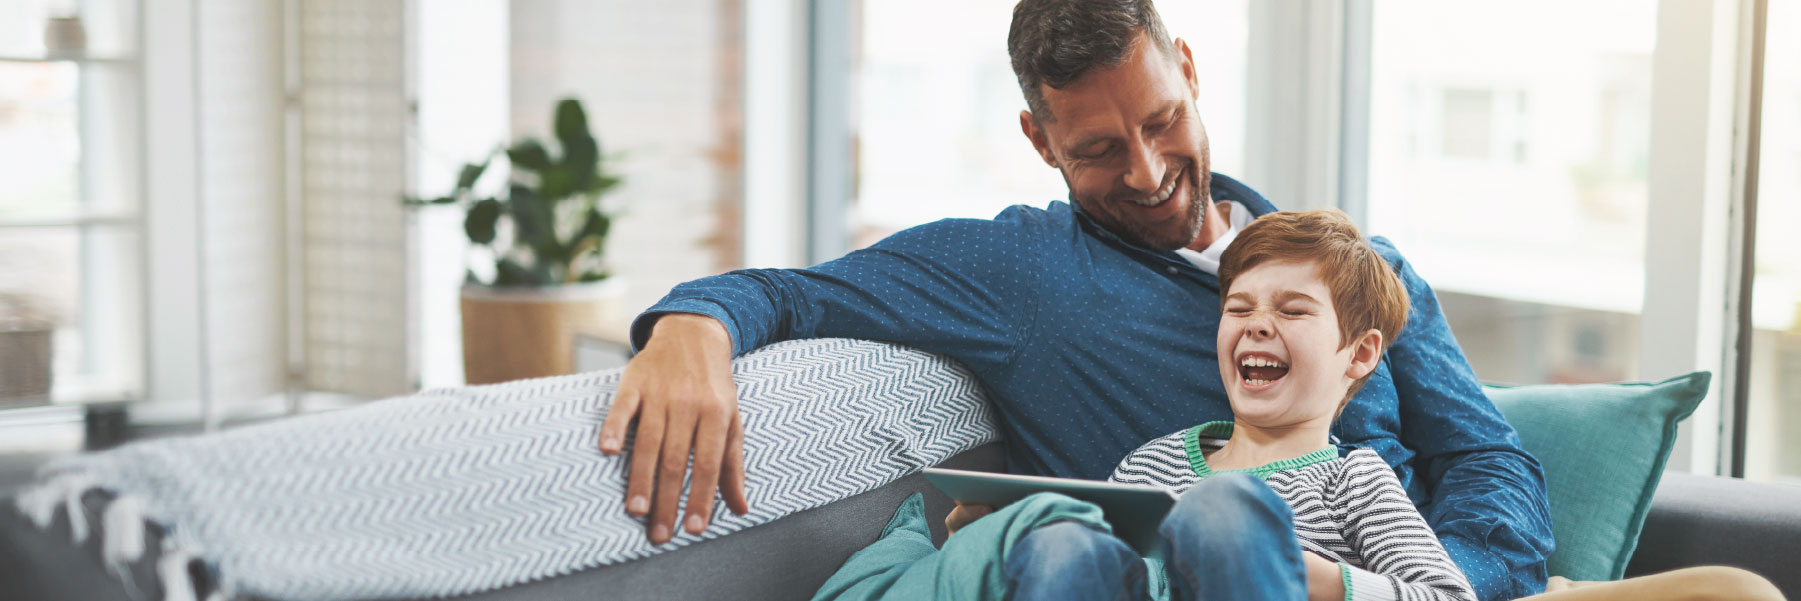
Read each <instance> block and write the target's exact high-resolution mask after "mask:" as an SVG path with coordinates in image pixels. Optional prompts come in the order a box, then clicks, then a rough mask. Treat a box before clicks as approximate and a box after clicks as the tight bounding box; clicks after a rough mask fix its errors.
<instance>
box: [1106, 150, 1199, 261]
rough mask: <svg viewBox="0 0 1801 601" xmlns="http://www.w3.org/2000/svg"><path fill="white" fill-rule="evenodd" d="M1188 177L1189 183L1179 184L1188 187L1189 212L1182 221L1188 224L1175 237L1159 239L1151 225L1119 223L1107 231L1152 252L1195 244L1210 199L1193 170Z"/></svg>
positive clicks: (1185, 213)
mask: <svg viewBox="0 0 1801 601" xmlns="http://www.w3.org/2000/svg"><path fill="white" fill-rule="evenodd" d="M1186 175H1187V177H1185V178H1183V179H1186V180H1188V181H1185V182H1182V183H1180V184H1177V185H1181V186H1187V187H1188V190H1187V191H1186V192H1187V194H1185V196H1187V197H1188V210H1187V211H1186V212H1184V214H1183V215H1182V221H1183V222H1184V223H1186V224H1187V227H1185V228H1182V230H1181V231H1180V232H1178V233H1177V234H1175V235H1174V236H1170V235H1168V234H1165V235H1164V236H1167V237H1159V235H1158V232H1157V230H1156V229H1154V228H1152V227H1150V224H1144V223H1136V222H1126V223H1117V224H1115V225H1116V226H1117V227H1109V228H1107V229H1110V230H1113V232H1114V233H1115V234H1118V235H1119V236H1120V237H1121V238H1124V239H1125V240H1126V241H1127V242H1131V243H1133V244H1137V245H1139V246H1143V247H1145V248H1149V249H1151V250H1162V251H1173V250H1176V249H1178V248H1182V247H1184V246H1188V244H1189V243H1191V242H1194V238H1195V236H1199V235H1200V234H1201V226H1202V225H1203V224H1204V223H1205V221H1206V210H1207V205H1208V199H1207V198H1206V197H1205V196H1207V195H1203V194H1202V193H1201V185H1200V182H1199V181H1198V177H1199V176H1198V175H1197V174H1195V173H1194V172H1193V171H1192V170H1191V171H1190V172H1189V173H1187V174H1186Z"/></svg>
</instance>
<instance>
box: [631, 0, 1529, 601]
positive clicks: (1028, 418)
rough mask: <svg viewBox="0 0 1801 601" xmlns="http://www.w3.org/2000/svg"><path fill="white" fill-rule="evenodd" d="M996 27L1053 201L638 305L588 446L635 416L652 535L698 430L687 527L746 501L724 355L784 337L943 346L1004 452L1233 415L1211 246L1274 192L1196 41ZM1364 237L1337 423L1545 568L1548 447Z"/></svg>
mask: <svg viewBox="0 0 1801 601" xmlns="http://www.w3.org/2000/svg"><path fill="white" fill-rule="evenodd" d="M1008 51H1009V53H1010V54H1011V56H1012V59H1013V68H1014V72H1015V74H1016V75H1017V76H1018V78H1019V82H1020V88H1021V90H1022V92H1023V93H1024V94H1025V97H1026V102H1027V106H1028V110H1025V111H1021V112H1020V115H1019V122H1020V129H1021V131H1022V132H1023V133H1024V134H1025V136H1026V137H1027V138H1028V139H1029V140H1030V141H1031V144H1032V147H1033V148H1034V149H1035V150H1036V151H1037V152H1038V155H1039V156H1040V157H1041V158H1042V159H1043V160H1044V162H1045V163H1046V164H1047V165H1049V166H1051V167H1054V168H1056V169H1057V170H1058V171H1059V173H1061V175H1062V176H1063V178H1064V181H1065V182H1066V183H1067V184H1068V187H1069V191H1070V203H1069V204H1064V203H1052V204H1051V205H1050V206H1049V207H1047V208H1046V209H1043V210H1039V209H1032V208H1027V207H1023V206H1016V207H1013V208H1010V209H1008V210H1006V211H1004V212H1002V213H1001V214H1000V215H999V216H997V217H996V218H995V219H993V220H987V221H984V220H945V221H940V222H936V223H932V224H927V225H923V226H920V227H917V228H913V229H910V230H907V231H904V232H901V233H898V234H895V235H894V236H891V237H889V238H888V239H886V240H883V241H882V242H880V243H877V244H876V245H875V246H872V247H870V248H869V249H865V250H861V251H856V252H853V253H851V254H849V255H847V256H845V257H843V258H841V259H838V260H835V261H831V262H827V263H824V264H821V265H818V266H815V267H813V268H809V269H802V270H743V271H737V272H732V273H729V274H725V275H721V276H715V277H711V278H705V279H701V280H696V281H694V282H689V283H687V284H683V285H681V286H678V287H676V288H675V289H674V290H673V291H671V293H670V294H669V296H667V297H666V298H664V299H663V301H661V302H659V303H658V304H657V305H656V306H653V307H651V309H650V310H648V311H647V312H646V313H645V314H644V315H643V316H641V317H639V319H638V320H637V322H636V323H635V324H633V341H634V344H635V345H636V346H638V347H639V348H640V349H641V352H640V354H639V355H638V356H637V357H636V358H634V359H633V361H632V362H631V363H630V364H629V365H628V366H627V368H626V372H625V375H624V379H623V380H622V382H621V383H620V388H619V393H618V396H617V397H615V400H614V406H613V410H612V411H611V412H610V414H609V415H608V417H607V420H606V423H605V424H604V425H603V426H602V429H601V443H600V445H601V448H602V449H603V450H604V451H606V452H609V453H617V452H620V451H621V450H622V446H623V443H622V441H623V440H624V439H625V433H626V427H627V425H628V423H629V422H630V421H631V420H632V418H633V417H637V418H638V430H637V439H636V443H635V446H634V449H633V456H632V460H631V480H630V484H629V485H628V491H627V510H628V512H630V513H632V514H633V515H639V516H643V515H649V516H650V524H651V525H650V531H649V535H650V538H651V540H652V541H653V542H657V543H662V542H665V541H667V540H668V539H669V538H670V536H671V535H672V533H673V530H672V529H673V527H674V526H675V524H676V521H675V517H676V512H677V510H678V507H677V503H678V501H679V497H680V495H681V484H680V483H681V482H682V479H683V475H684V472H685V471H686V463H687V461H688V458H689V456H690V454H692V457H693V462H694V470H693V474H692V479H691V486H692V491H691V495H690V502H689V506H688V507H687V508H686V509H687V518H686V519H685V521H684V524H683V525H684V527H686V528H687V529H688V530H689V531H690V532H699V531H701V530H702V529H704V528H705V525H706V519H707V516H708V515H710V513H711V509H712V499H713V498H714V496H715V493H716V492H718V493H723V497H724V499H725V501H726V504H727V505H728V507H730V508H731V509H732V510H733V511H736V512H739V513H743V512H745V511H748V506H747V505H748V504H747V502H746V500H745V496H744V490H743V488H744V473H743V455H742V446H743V443H742V441H743V434H742V428H741V425H740V422H739V420H738V418H737V410H736V398H735V390H734V386H733V383H732V380H731V372H730V360H731V358H732V357H733V356H735V355H736V354H740V353H743V352H746V351H748V350H751V349H754V348H757V347H759V346H762V345H765V344H768V343H771V342H775V341H779V340H784V339H791V338H813V337H851V338H865V339H872V340H882V341H888V342H894V343H899V344H904V345H908V346H912V347H916V348H920V349H922V350H926V351H931V352H936V353H942V354H946V355H949V356H952V357H955V358H957V359H958V360H959V361H962V362H963V363H964V364H965V365H967V366H968V367H969V368H970V369H971V371H972V372H973V373H975V374H976V376H977V377H978V378H979V379H980V380H981V382H982V384H983V386H984V388H986V390H987V392H988V393H989V398H990V399H991V401H992V402H993V403H994V405H995V407H996V409H997V410H998V414H999V415H1000V417H1001V422H1002V424H1001V425H1002V430H1003V432H1005V434H1006V437H1007V453H1008V469H1009V470H1010V471H1013V472H1015V473H1027V474H1044V475H1055V476H1065V477H1081V478H1094V479H1098V478H1103V477H1105V476H1106V475H1107V473H1108V471H1109V470H1110V469H1111V468H1112V467H1113V465H1114V464H1115V463H1117V462H1118V461H1119V459H1120V458H1121V457H1124V456H1125V455H1126V454H1127V453H1128V452H1130V451H1131V450H1132V449H1134V448H1136V447H1137V445H1138V444H1139V443H1140V442H1142V441H1144V440H1149V439H1151V438H1154V437H1156V436H1159V435H1161V434H1163V433H1166V432H1169V431H1172V430H1174V429H1176V428H1179V427H1183V426H1186V425H1191V424H1196V423H1202V422H1206V421H1213V420H1219V419H1229V416H1230V411H1231V409H1230V407H1229V406H1228V404H1227V401H1226V396H1225V394H1224V392H1223V387H1222V383H1221V381H1220V378H1219V373H1218V369H1217V365H1216V364H1215V362H1216V349H1215V348H1214V341H1215V332H1216V330H1217V327H1218V320H1219V315H1220V310H1219V302H1220V299H1219V286H1218V280H1217V277H1216V271H1217V266H1218V258H1219V253H1220V252H1221V251H1223V249H1224V248H1225V245H1226V244H1227V243H1229V242H1230V240H1231V238H1232V236H1234V235H1235V233H1236V231H1237V228H1238V227H1241V226H1243V225H1244V224H1246V223H1248V222H1249V221H1250V220H1251V219H1254V218H1255V215H1261V214H1264V213H1268V212H1271V211H1273V210H1274V207H1273V206H1271V205H1270V204H1269V203H1268V202H1267V201H1265V200H1264V199H1263V198H1262V197H1261V196H1259V195H1258V194H1257V193H1256V192H1255V191H1253V190H1251V189H1250V188H1248V187H1246V186H1244V185H1242V184H1239V183H1238V182H1236V181H1233V180H1231V179H1230V178H1226V177H1224V176H1219V175H1214V174H1211V173H1210V172H1209V169H1208V167H1209V154H1208V145H1207V135H1206V130H1205V128H1204V127H1203V125H1202V123H1201V119H1200V115H1198V114H1197V113H1196V111H1195V104H1194V100H1195V98H1196V97H1197V95H1198V94H1199V90H1200V86H1201V85H1202V83H1203V82H1201V81H1199V80H1198V79H1197V77H1196V75H1195V68H1194V58H1193V56H1192V53H1191V52H1190V50H1189V48H1188V46H1187V44H1186V43H1185V42H1183V41H1181V40H1171V39H1170V38H1169V36H1168V34H1167V33H1165V31H1164V28H1163V24H1162V22H1161V20H1160V19H1159V17H1158V16H1157V14H1156V11H1155V9H1154V8H1153V7H1152V6H1151V4H1150V2H1149V0H1024V1H1023V2H1021V3H1020V5H1019V6H1018V7H1016V8H1015V11H1014V17H1013V24H1012V28H1011V31H1010V33H1009V35H1008ZM1216 200H1218V201H1220V202H1217V203H1216V202H1215V201H1216ZM1225 201H1230V202H1229V203H1228V202H1225ZM1375 246H1376V248H1377V249H1378V251H1379V252H1381V253H1382V254H1383V256H1384V258H1386V259H1387V260H1388V261H1389V262H1390V263H1391V264H1392V265H1393V266H1394V267H1395V268H1396V271H1397V273H1398V274H1399V275H1400V276H1401V279H1402V282H1403V283H1404V285H1405V287H1406V288H1407V291H1408V294H1409V296H1410V300H1411V304H1412V305H1413V307H1414V309H1413V311H1412V313H1411V315H1410V316H1409V319H1408V324H1407V327H1406V330H1405V331H1404V333H1403V334H1402V335H1401V337H1399V338H1398V339H1396V340H1395V341H1394V343H1393V345H1392V346H1391V348H1390V351H1389V356H1388V358H1387V359H1385V360H1384V362H1383V364H1382V366H1381V367H1380V368H1379V369H1378V371H1377V372H1376V373H1375V375H1373V376H1372V377H1371V378H1370V380H1369V382H1368V384H1366V385H1365V386H1364V388H1363V389H1362V390H1361V391H1360V392H1359V393H1358V397H1357V401H1356V402H1354V403H1352V407H1353V409H1351V410H1350V411H1347V412H1346V413H1345V415H1344V416H1343V417H1342V418H1341V419H1340V420H1339V422H1338V424H1337V426H1336V427H1335V428H1334V431H1333V433H1334V434H1335V435H1336V436H1337V437H1338V438H1339V439H1340V441H1341V442H1342V443H1344V444H1347V445H1356V446H1363V447H1370V448H1373V449H1375V450H1376V451H1377V452H1378V453H1379V454H1380V455H1381V456H1382V457H1383V459H1384V460H1385V461H1387V462H1388V463H1389V464H1391V465H1393V466H1394V468H1395V471H1396V473H1397V475H1398V476H1399V478H1400V480H1401V482H1402V483H1403V484H1404V486H1405V488H1406V490H1407V492H1408V495H1409V496H1410V498H1412V500H1413V501H1414V502H1415V503H1416V504H1418V505H1419V507H1420V510H1421V513H1422V514H1423V515H1424V516H1425V517H1426V519H1427V520H1428V521H1429V522H1430V523H1431V525H1432V527H1433V529H1434V531H1435V532H1436V533H1437V534H1438V535H1439V537H1440V538H1441V539H1442V540H1443V542H1444V544H1445V547H1446V548H1447V550H1448V551H1449V552H1450V555H1451V557H1452V558H1453V559H1454V560H1455V561H1456V562H1457V564H1458V565H1459V566H1460V567H1461V568H1462V569H1463V571H1464V572H1465V573H1466V574H1467V575H1468V577H1469V578H1470V580H1471V582H1472V584H1473V585H1474V588H1475V589H1476V591H1477V592H1478V594H1479V596H1480V597H1481V598H1483V599H1485V600H1492V599H1507V598H1514V597H1519V596H1523V595H1528V594H1532V593H1537V592H1539V591H1541V590H1543V589H1544V586H1545V559H1546V557H1547V556H1549V554H1550V551H1551V547H1552V539H1551V529H1550V519H1549V515H1548V510H1547V507H1546V500H1545V492H1544V477H1543V474H1542V471H1541V469H1540V467H1539V464H1538V462H1537V461H1536V460H1534V459H1533V458H1532V457H1531V456H1530V455H1527V454H1526V453H1525V452H1524V451H1522V450H1521V449H1520V446H1519V441H1518V438H1517V436H1515V434H1514V432H1513V430H1512V429H1511V427H1509V426H1508V425H1507V424H1506V422H1505V421H1504V420H1503V419H1502V418H1501V416H1500V414H1499V412H1498V411H1497V410H1496V409H1495V407H1494V405H1493V404H1492V403H1491V402H1489V401H1488V399H1487V398H1486V397H1485V396H1483V394H1482V390H1481V388H1480V386H1479V385H1478V384H1477V382H1476V379H1475V376H1474V374H1473V373H1472V372H1471V370H1470V368H1469V366H1468V364H1467V362H1466V361H1465V359H1464V357H1463V355H1462V351H1461V350H1460V349H1459V348H1458V347H1457V344H1456V341H1455V340H1454V339H1453V338H1452V336H1451V332H1450V330H1449V327H1448V326H1447V325H1446V323H1445V321H1444V318H1443V316H1442V314H1440V312H1439V309H1438V304H1437V299H1436V298H1435V297H1434V296H1433V293H1432V291H1431V289H1430V288H1429V287H1428V286H1427V285H1426V283H1425V282H1424V281H1423V280H1421V279H1420V278H1419V276H1418V275H1417V274H1415V273H1414V272H1413V271H1412V269H1411V268H1410V267H1408V265H1407V263H1406V262H1405V261H1404V260H1403V259H1402V258H1401V257H1400V254H1399V253H1398V252H1396V251H1395V250H1394V248H1393V247H1392V246H1390V245H1388V244H1387V243H1386V242H1384V241H1380V240H1378V241H1377V242H1376V245H1375ZM1390 363H1392V364H1394V365H1395V366H1396V367H1395V368H1394V369H1392V370H1391V369H1389V364H1390ZM657 483H665V485H663V486H656V484H657ZM959 511H960V512H964V511H965V510H963V509H960V510H959ZM972 517H973V515H970V514H968V513H965V514H964V515H963V516H962V517H961V518H959V519H970V518H972Z"/></svg>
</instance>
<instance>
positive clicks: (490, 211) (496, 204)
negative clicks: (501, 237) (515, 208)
mask: <svg viewBox="0 0 1801 601" xmlns="http://www.w3.org/2000/svg"><path fill="white" fill-rule="evenodd" d="M501 208H502V207H501V205H500V201H498V200H494V199H492V198H483V199H481V200H480V201H478V202H476V203H475V206H473V207H469V214H468V215H467V216H465V217H464V218H463V233H466V234H469V241H470V242H474V243H476V244H492V243H493V242H494V222H495V221H496V220H498V219H499V218H500V211H501Z"/></svg>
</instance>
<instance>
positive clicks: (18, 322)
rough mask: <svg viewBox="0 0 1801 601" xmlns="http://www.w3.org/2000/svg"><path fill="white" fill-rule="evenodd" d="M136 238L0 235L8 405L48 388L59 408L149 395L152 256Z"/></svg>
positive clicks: (121, 231)
mask: <svg viewBox="0 0 1801 601" xmlns="http://www.w3.org/2000/svg"><path fill="white" fill-rule="evenodd" d="M133 230H134V228H131V227H125V226H113V227H88V228H79V227H31V228H27V227H9V228H0V358H4V359H0V397H17V396H20V395H26V396H41V395H42V394H43V392H44V391H43V390H42V388H41V386H44V385H50V386H52V388H51V389H50V391H51V393H52V397H53V398H55V399H56V400H58V401H76V400H103V399H119V398H130V397H134V396H136V394H137V393H138V392H139V391H140V389H141V387H140V384H141V382H142V363H143V358H142V349H143V338H142V334H141V332H142V318H141V312H140V307H141V306H142V301H141V298H140V295H141V292H140V291H141V290H142V286H143V283H142V280H141V279H140V278H139V276H138V274H139V273H140V272H141V271H142V268H141V267H140V266H139V257H140V256H141V254H142V249H141V243H140V238H139V237H138V236H137V235H136V234H135V233H134V231H133ZM46 335H47V338H48V340H46V339H45V338H46ZM46 342H47V344H46ZM45 364H48V365H50V366H52V367H51V369H50V373H49V374H45V373H43V372H42V371H41V369H42V368H41V367H40V366H43V365H45ZM45 375H49V376H50V377H49V380H48V381H45V378H44V376H45ZM3 404H5V401H4V400H0V405H3Z"/></svg>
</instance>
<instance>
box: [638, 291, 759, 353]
mask: <svg viewBox="0 0 1801 601" xmlns="http://www.w3.org/2000/svg"><path fill="white" fill-rule="evenodd" d="M670 313H691V314H694V315H705V316H707V317H711V318H713V319H717V320H719V323H720V324H721V325H724V326H725V333H726V335H727V336H729V337H731V339H732V356H733V357H737V356H738V355H742V354H744V351H745V350H746V349H744V348H742V346H743V344H744V343H743V340H744V337H743V336H741V335H740V334H739V332H738V323H737V322H735V321H732V318H731V315H730V314H729V313H727V312H726V310H725V307H721V306H719V305H717V304H714V303H711V302H708V301H703V300H694V299H683V300H677V301H670V302H667V303H657V305H656V306H653V307H651V308H649V309H645V310H644V312H643V313H640V314H638V317H637V318H636V319H633V320H632V354H637V353H639V352H642V351H643V350H644V345H645V344H648V343H649V342H650V332H651V329H652V328H653V327H654V326H656V324H657V320H658V319H661V318H662V317H663V316H664V315H668V314H670Z"/></svg>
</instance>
